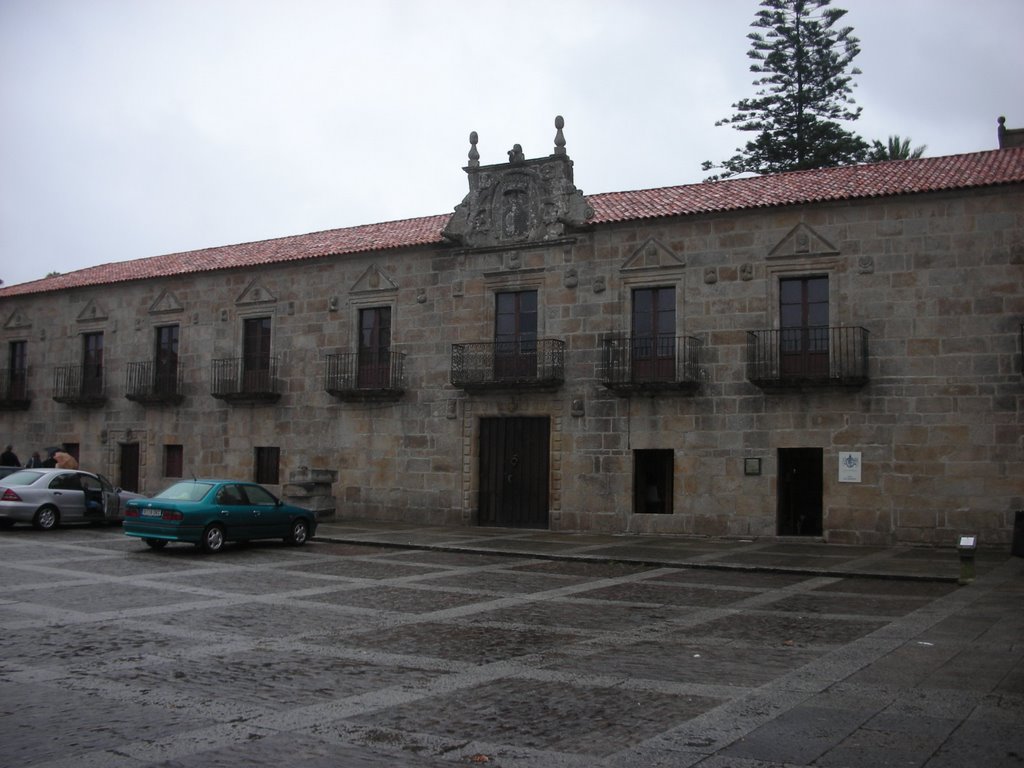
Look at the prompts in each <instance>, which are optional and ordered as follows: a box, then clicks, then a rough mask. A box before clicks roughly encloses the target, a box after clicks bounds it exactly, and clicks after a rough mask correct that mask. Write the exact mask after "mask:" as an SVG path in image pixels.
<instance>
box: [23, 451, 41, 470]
mask: <svg viewBox="0 0 1024 768" xmlns="http://www.w3.org/2000/svg"><path fill="white" fill-rule="evenodd" d="M41 466H43V460H42V459H41V458H39V451H32V456H31V457H30V458H29V460H28V461H27V462H25V468H26V469H32V468H34V467H41Z"/></svg>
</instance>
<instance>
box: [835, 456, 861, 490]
mask: <svg viewBox="0 0 1024 768" xmlns="http://www.w3.org/2000/svg"><path fill="white" fill-rule="evenodd" d="M860 467H861V461H860V451H840V452H839V482H840V483H859V482H860Z"/></svg>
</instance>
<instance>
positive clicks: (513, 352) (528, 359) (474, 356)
mask: <svg viewBox="0 0 1024 768" xmlns="http://www.w3.org/2000/svg"><path fill="white" fill-rule="evenodd" d="M564 380H565V342H564V341H561V340H560V339H535V340H531V341H494V342H480V343H475V344H452V369H451V381H452V384H453V385H454V386H456V387H459V388H461V389H465V390H467V391H473V390H488V389H513V388H514V389H522V388H528V389H556V388H558V387H559V386H561V385H562V382H563V381H564Z"/></svg>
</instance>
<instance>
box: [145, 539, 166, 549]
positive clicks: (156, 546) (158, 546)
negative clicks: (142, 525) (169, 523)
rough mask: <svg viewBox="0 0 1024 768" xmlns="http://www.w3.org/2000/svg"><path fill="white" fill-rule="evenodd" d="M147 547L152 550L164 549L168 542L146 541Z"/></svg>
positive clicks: (161, 540) (159, 540)
mask: <svg viewBox="0 0 1024 768" xmlns="http://www.w3.org/2000/svg"><path fill="white" fill-rule="evenodd" d="M145 541H146V545H147V546H148V547H149V548H150V549H163V548H164V547H166V546H167V542H166V541H164V540H163V539H146V540H145Z"/></svg>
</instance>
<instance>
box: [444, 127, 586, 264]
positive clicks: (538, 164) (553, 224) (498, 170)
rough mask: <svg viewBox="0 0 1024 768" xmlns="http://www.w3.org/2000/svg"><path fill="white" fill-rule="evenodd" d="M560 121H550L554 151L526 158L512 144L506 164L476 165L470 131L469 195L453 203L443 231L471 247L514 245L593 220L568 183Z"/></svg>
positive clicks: (553, 235)
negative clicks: (554, 130)
mask: <svg viewBox="0 0 1024 768" xmlns="http://www.w3.org/2000/svg"><path fill="white" fill-rule="evenodd" d="M563 125H564V121H563V120H562V118H561V117H559V118H557V119H556V120H555V126H556V128H557V129H558V134H557V136H556V145H555V152H554V153H553V154H551V155H549V156H548V157H542V158H537V159H533V160H528V159H526V158H525V156H524V155H523V151H522V148H521V147H520V146H519V145H518V144H517V145H515V146H514V147H513V148H512V150H511V151H510V152H509V153H508V158H509V159H508V162H507V163H501V164H498V165H487V166H481V165H480V164H479V160H478V159H477V158H479V157H480V154H479V152H478V151H477V149H476V144H477V135H476V132H475V131H474V132H473V133H471V134H470V137H469V140H470V145H471V149H470V153H469V165H468V166H467V167H466V169H465V170H466V173H467V174H468V176H469V194H468V195H466V197H465V198H464V199H463V201H462V202H461V203H460V204H459V205H457V206H456V207H455V213H454V214H453V215H452V217H451V219H450V220H449V222H448V225H447V226H446V227H445V229H444V232H443V233H442V234H444V236H445V237H446V238H448V239H449V240H451V241H453V242H455V243H458V244H459V245H463V246H468V247H470V248H485V247H489V246H503V245H515V244H517V243H533V242H541V241H544V240H553V239H557V238H559V237H563V236H564V235H565V234H566V232H567V230H569V229H571V228H573V227H580V226H583V225H584V224H585V223H586V221H587V220H588V219H590V218H592V217H593V215H594V210H593V208H591V207H590V205H589V204H588V203H587V201H586V198H585V197H584V196H583V193H582V192H581V191H580V190H578V189H576V186H575V185H574V184H573V176H572V160H570V159H569V157H568V155H566V154H565V147H564V143H565V140H564V137H562V126H563ZM559 138H561V142H562V144H561V145H559V144H558V140H559ZM559 150H560V151H559Z"/></svg>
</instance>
